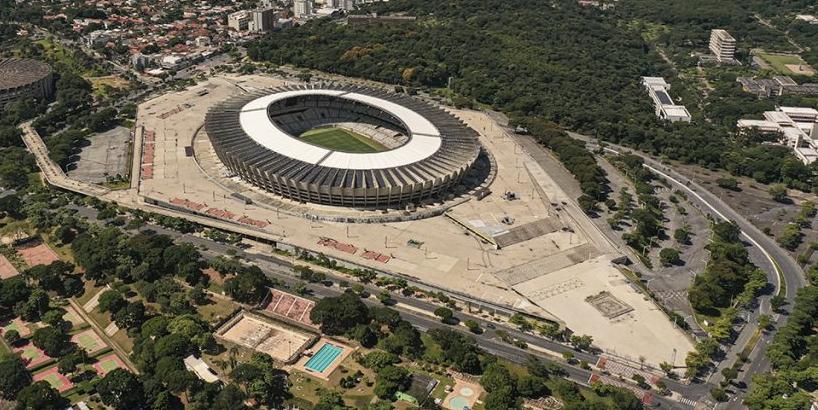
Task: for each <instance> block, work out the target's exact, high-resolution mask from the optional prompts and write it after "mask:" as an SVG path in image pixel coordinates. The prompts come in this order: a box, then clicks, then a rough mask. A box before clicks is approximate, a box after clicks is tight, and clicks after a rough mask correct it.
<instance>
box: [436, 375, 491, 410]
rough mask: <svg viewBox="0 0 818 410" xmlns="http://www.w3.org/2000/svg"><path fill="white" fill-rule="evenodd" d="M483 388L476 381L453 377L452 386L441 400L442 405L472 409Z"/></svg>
mask: <svg viewBox="0 0 818 410" xmlns="http://www.w3.org/2000/svg"><path fill="white" fill-rule="evenodd" d="M482 393H483V388H482V387H480V385H479V384H477V383H472V382H467V381H465V380H460V379H455V384H454V388H452V391H451V392H450V393H449V394H448V395H446V398H445V399H444V400H443V407H445V408H447V409H451V410H466V409H473V408H474V404H475V403H477V398H478V397H480V395H481V394H482Z"/></svg>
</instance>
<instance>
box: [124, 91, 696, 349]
mask: <svg viewBox="0 0 818 410" xmlns="http://www.w3.org/2000/svg"><path fill="white" fill-rule="evenodd" d="M280 85H284V82H283V81H281V80H278V79H275V78H270V77H264V76H256V75H253V76H240V77H235V76H217V77H213V78H211V79H209V80H207V81H205V82H202V83H200V84H198V85H196V86H194V87H191V88H190V89H188V90H185V91H181V92H173V93H168V94H165V95H162V96H160V97H157V98H155V99H152V100H149V101H147V102H145V103H143V104H142V105H140V107H139V117H138V119H137V138H136V140H135V149H136V152H135V157H134V163H135V164H136V165H135V166H134V167H133V169H134V170H135V171H137V172H139V171H140V170H144V169H150V171H149V173H148V174H145V175H142V176H141V177H140V178H138V180H136V181H135V183H134V185H135V187H137V188H138V195H139V196H140V197H142V198H145V199H149V200H156V201H161V202H164V203H167V204H171V203H172V204H174V206H175V207H176V209H178V210H180V211H181V210H184V211H186V212H190V213H191V216H190V218H191V219H194V220H197V218H201V219H205V218H206V219H207V220H208V221H212V222H210V223H214V224H220V223H224V224H225V226H235V227H237V228H241V227H246V228H247V229H250V230H254V231H258V232H260V233H263V234H264V235H266V236H268V237H271V238H273V239H276V240H278V241H281V242H282V243H286V244H291V245H295V246H298V247H301V248H306V249H313V250H315V251H316V252H321V253H324V254H326V255H328V256H330V257H334V258H337V259H340V260H345V261H350V262H353V263H355V264H357V265H360V266H365V267H371V268H373V269H377V270H380V271H385V272H391V273H395V274H400V275H404V276H405V277H409V278H413V279H414V280H416V281H418V282H420V283H424V284H429V285H433V286H436V287H438V288H441V289H445V290H448V291H450V292H452V293H459V294H464V295H469V296H470V297H474V298H478V299H482V300H485V301H488V302H491V303H493V304H497V305H500V306H508V307H513V308H516V309H519V310H522V311H525V312H528V313H530V314H533V315H536V316H540V317H544V318H548V319H552V320H556V321H559V322H561V323H564V324H565V325H566V326H567V327H569V328H570V329H571V330H573V331H574V332H575V333H578V334H588V335H591V336H593V338H594V343H595V344H596V345H599V346H601V347H603V348H605V349H606V350H609V351H612V352H616V353H617V354H621V355H623V356H627V357H631V358H637V357H639V356H644V357H646V359H647V361H648V362H650V363H653V364H658V363H659V362H661V361H669V360H670V359H671V353H670V352H672V351H673V350H674V349H675V350H676V352H677V355H676V358H677V360H676V361H677V364H681V362H682V360H683V358H684V356H685V354H686V352H687V351H689V350H691V349H692V343H691V342H690V341H689V340H688V339H687V338H685V336H684V334H683V333H682V332H681V331H679V330H678V329H675V328H673V326H672V325H671V324H670V322H669V321H668V319H667V318H666V317H665V316H664V315H663V314H662V313H661V311H659V310H658V308H657V307H656V306H655V305H654V304H653V303H652V302H651V301H650V300H649V299H647V298H646V297H645V296H643V295H642V294H641V293H639V292H638V291H637V290H635V289H634V288H632V287H631V286H630V285H629V283H628V281H627V279H626V277H625V276H624V275H623V274H622V273H621V272H620V271H619V270H618V269H617V267H616V266H615V265H614V264H613V263H612V262H611V260H612V259H614V258H616V257H618V256H619V255H620V253H619V251H618V250H617V249H616V247H615V246H614V245H613V244H612V243H611V242H610V241H608V240H607V239H606V238H605V237H604V235H603V234H602V233H601V232H600V231H599V230H598V229H597V228H596V226H595V225H594V224H593V223H592V222H591V221H590V219H589V218H588V217H587V216H586V215H585V214H584V213H582V211H581V210H580V208H579V206H578V205H577V204H576V202H575V200H574V198H571V197H569V196H568V195H567V194H566V193H565V192H564V191H563V190H562V189H561V188H560V186H559V185H558V184H557V183H556V182H555V181H554V180H553V179H552V178H551V177H550V176H549V175H548V174H547V173H546V172H545V171H543V170H542V168H541V167H540V166H539V165H538V164H537V163H536V162H535V161H534V160H533V159H532V158H531V157H530V156H528V154H527V153H526V152H525V151H524V150H523V149H522V148H520V146H519V145H518V144H517V142H516V141H515V140H514V139H513V138H512V137H510V136H509V135H508V134H507V133H506V131H505V130H504V129H503V128H501V127H500V126H498V125H497V124H496V122H494V121H493V120H492V119H491V118H490V117H489V116H488V115H486V114H485V113H482V112H476V111H461V110H451V112H452V113H453V114H454V115H455V116H457V117H459V118H460V119H461V120H462V121H464V122H466V123H467V124H468V125H469V126H470V127H472V128H473V129H474V130H476V131H478V132H479V133H480V134H481V136H480V138H481V142H482V143H483V145H484V146H485V147H486V148H487V150H488V151H489V152H490V154H491V155H492V159H493V163H494V165H495V166H494V173H493V174H492V175H491V176H490V179H489V182H490V185H489V186H488V188H489V189H490V191H491V193H489V194H488V195H486V196H485V197H483V198H482V199H480V200H478V199H477V198H476V197H473V196H462V197H456V198H451V199H450V200H448V201H446V202H445V203H442V204H440V203H439V204H431V205H429V206H427V207H422V208H420V209H418V210H417V211H415V214H418V215H420V214H421V213H424V212H428V213H430V214H434V215H436V216H432V217H426V218H421V219H417V220H404V221H400V222H375V223H343V222H332V221H331V220H333V219H334V218H355V219H358V220H360V219H368V218H372V220H375V219H377V218H384V215H387V216H389V215H408V216H409V217H412V215H413V214H412V213H411V212H410V213H408V214H407V213H405V212H406V211H404V210H393V211H388V212H383V211H372V210H355V209H349V208H334V207H329V206H318V205H310V204H301V203H295V202H293V201H288V200H284V199H282V198H276V197H274V196H272V195H270V194H267V193H265V192H263V191H261V190H260V189H258V188H255V187H253V186H250V185H249V184H246V183H244V182H243V181H240V180H238V178H236V177H235V176H233V175H230V174H229V173H228V172H227V171H226V169H225V168H224V167H223V166H220V164H219V163H218V161H217V160H216V158H215V154H214V152H213V149H212V147H211V146H210V144H209V140H208V138H207V136H206V134H205V133H204V132H203V131H202V130H201V126H202V124H203V121H204V115H205V113H206V112H207V110H208V108H209V107H210V106H212V105H213V104H215V103H216V102H218V101H221V100H224V99H225V98H227V97H229V96H231V95H233V94H235V93H241V92H243V90H244V89H258V88H264V87H273V86H280ZM201 89H207V90H208V91H209V92H208V93H207V94H205V95H202V96H197V93H198V91H199V90H201ZM143 137H145V138H147V137H149V138H147V139H145V138H143ZM148 147H149V148H150V149H149V150H147V149H146V148H148ZM143 150H144V151H145V152H144V153H143ZM144 155H148V156H149V157H150V158H146V157H144ZM146 161H147V162H146ZM146 164H147V167H146ZM237 194H238V195H237ZM111 195H115V196H116V198H115V199H117V200H119V201H123V202H135V203H136V202H137V201H139V200H138V199H136V198H134V196H135V195H136V192H134V191H132V190H131V191H124V192H117V193H112V194H111ZM112 198H113V197H112ZM248 198H249V199H251V200H252V202H249V201H247V200H246V199H248ZM157 209H159V208H157ZM444 210H445V213H444V212H442V211H444ZM438 211H440V212H438ZM164 212H168V210H164ZM193 214H195V215H196V216H193ZM305 214H308V215H317V216H318V217H314V218H312V219H311V220H307V219H304V218H302V217H301V216H300V215H305ZM377 220H379V221H384V219H377ZM228 224H229V225H228ZM217 226H218V225H217ZM328 243H329V244H332V245H333V246H327V245H326V244H328ZM498 245H499V249H498ZM563 288H564V289H563ZM560 289H563V290H560ZM601 292H606V294H607V295H610V298H609V299H608V300H607V301H606V300H602V301H600V302H599V303H596V305H594V303H589V302H588V301H586V299H587V298H589V297H591V296H593V295H598V294H600V293H601ZM610 301H619V302H621V303H622V304H623V305H624V306H627V308H624V307H622V306H620V310H622V309H624V310H626V312H623V313H621V314H614V313H616V312H613V313H612V312H611V311H607V310H606V309H608V308H604V307H603V308H602V309H600V308H599V307H600V306H612V303H614V302H610ZM614 304H615V303H614ZM595 306H596V307H595ZM580 311H581V312H583V313H582V314H579V313H578V312H580ZM611 328H614V329H618V330H617V331H613V332H612V331H611ZM634 339H639V342H636V343H635V342H634Z"/></svg>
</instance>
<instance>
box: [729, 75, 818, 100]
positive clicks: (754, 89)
mask: <svg viewBox="0 0 818 410" xmlns="http://www.w3.org/2000/svg"><path fill="white" fill-rule="evenodd" d="M736 81H737V82H738V83H740V84H741V88H742V89H743V90H744V91H745V92H748V93H752V94H755V95H756V96H757V97H758V98H771V97H777V96H779V95H818V83H804V84H798V83H797V82H795V80H793V79H792V77H789V76H783V75H778V76H774V77H773V78H758V79H757V78H753V77H738V78H736Z"/></svg>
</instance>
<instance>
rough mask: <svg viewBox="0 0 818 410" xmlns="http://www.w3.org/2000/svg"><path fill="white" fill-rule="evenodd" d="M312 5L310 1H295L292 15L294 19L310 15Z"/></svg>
mask: <svg viewBox="0 0 818 410" xmlns="http://www.w3.org/2000/svg"><path fill="white" fill-rule="evenodd" d="M313 8H314V3H313V1H312V0H295V2H294V3H293V13H295V16H296V17H304V16H309V15H310V14H312V10H313Z"/></svg>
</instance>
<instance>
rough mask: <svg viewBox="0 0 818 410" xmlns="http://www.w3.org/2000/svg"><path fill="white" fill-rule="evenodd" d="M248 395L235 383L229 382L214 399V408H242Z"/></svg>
mask: <svg viewBox="0 0 818 410" xmlns="http://www.w3.org/2000/svg"><path fill="white" fill-rule="evenodd" d="M246 397H247V396H246V395H245V394H244V392H242V391H241V389H239V388H238V387H236V385H235V384H232V383H231V384H228V385H227V386H224V388H223V389H222V390H221V391H220V392H219V394H217V395H216V397H215V398H214V399H213V409H214V410H242V409H246V408H247V406H246V405H245V404H244V400H245V398H246Z"/></svg>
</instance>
